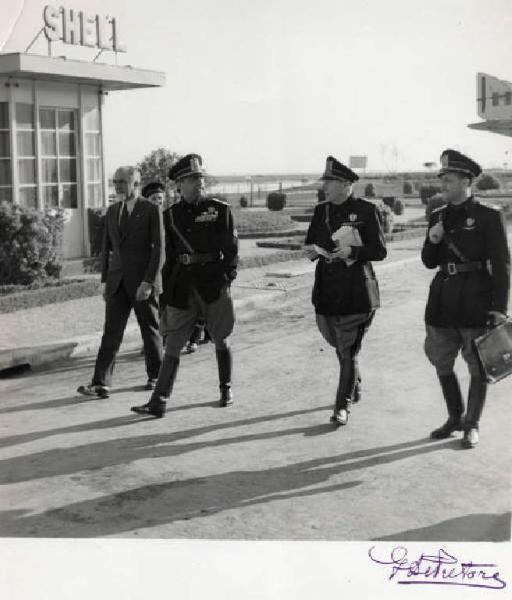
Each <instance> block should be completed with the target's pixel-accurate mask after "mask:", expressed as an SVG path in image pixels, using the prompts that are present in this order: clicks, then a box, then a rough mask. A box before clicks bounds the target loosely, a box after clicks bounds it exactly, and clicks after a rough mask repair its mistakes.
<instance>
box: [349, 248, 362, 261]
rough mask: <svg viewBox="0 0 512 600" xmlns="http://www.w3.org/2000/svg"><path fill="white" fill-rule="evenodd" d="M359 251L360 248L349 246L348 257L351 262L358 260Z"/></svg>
mask: <svg viewBox="0 0 512 600" xmlns="http://www.w3.org/2000/svg"><path fill="white" fill-rule="evenodd" d="M360 251H361V246H350V254H349V256H348V257H349V258H351V259H353V260H357V259H358V258H359V252H360Z"/></svg>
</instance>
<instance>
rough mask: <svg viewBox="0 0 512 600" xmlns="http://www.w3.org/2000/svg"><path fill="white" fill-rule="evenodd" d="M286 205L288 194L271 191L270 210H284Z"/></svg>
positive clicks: (269, 198)
mask: <svg viewBox="0 0 512 600" xmlns="http://www.w3.org/2000/svg"><path fill="white" fill-rule="evenodd" d="M285 206H286V194H285V193H283V192H270V194H268V195H267V208H268V209H269V210H283V208H284V207H285Z"/></svg>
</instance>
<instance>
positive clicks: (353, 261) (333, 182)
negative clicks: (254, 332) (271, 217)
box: [306, 156, 386, 425]
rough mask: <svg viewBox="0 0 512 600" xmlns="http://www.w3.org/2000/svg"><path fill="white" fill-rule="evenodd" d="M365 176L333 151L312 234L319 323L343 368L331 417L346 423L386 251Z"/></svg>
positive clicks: (309, 246) (308, 245) (308, 241)
mask: <svg viewBox="0 0 512 600" xmlns="http://www.w3.org/2000/svg"><path fill="white" fill-rule="evenodd" d="M358 179H359V177H358V176H357V174H356V173H354V171H352V170H351V169H349V168H348V167H346V166H345V165H343V164H342V163H340V162H339V161H338V160H336V159H335V158H333V157H332V156H329V157H328V158H327V161H326V167H325V172H324V174H323V176H322V180H323V187H322V189H323V191H324V193H325V200H324V201H323V202H319V203H318V204H317V205H316V206H315V212H314V214H313V218H312V220H311V224H310V226H309V229H308V232H307V235H306V250H307V252H308V255H309V257H310V258H311V260H316V259H318V263H317V266H316V271H315V284H314V287H313V296H312V301H313V305H314V307H315V312H316V321H317V325H318V328H319V330H320V332H321V334H322V335H323V337H324V338H325V340H326V341H327V342H328V343H329V344H330V345H331V346H333V347H334V348H335V349H336V354H337V356H338V361H339V366H340V371H339V382H338V389H337V392H336V402H335V405H334V412H333V415H332V417H331V421H332V422H334V423H336V424H337V425H346V424H347V421H348V414H349V411H350V405H351V403H352V401H353V400H354V396H356V398H358V396H359V391H357V392H356V385H357V382H358V378H359V373H358V368H357V354H358V353H359V350H360V348H361V342H362V339H363V336H364V334H365V332H366V331H367V330H368V327H369V326H370V323H371V320H372V318H373V315H374V313H375V310H376V309H377V308H378V306H379V290H378V284H377V279H376V277H375V274H374V272H373V268H372V265H371V263H370V261H372V260H383V259H384V258H385V257H386V246H385V241H384V235H383V232H382V228H381V226H380V221H379V217H378V214H377V208H376V206H375V205H374V204H372V203H371V202H367V201H365V200H361V199H359V198H354V196H353V195H352V185H353V183H354V182H355V181H357V180H358Z"/></svg>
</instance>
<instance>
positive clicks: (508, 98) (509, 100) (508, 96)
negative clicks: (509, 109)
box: [505, 92, 512, 105]
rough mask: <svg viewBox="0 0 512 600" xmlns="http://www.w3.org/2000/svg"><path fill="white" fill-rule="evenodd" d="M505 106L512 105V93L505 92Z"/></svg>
mask: <svg viewBox="0 0 512 600" xmlns="http://www.w3.org/2000/svg"><path fill="white" fill-rule="evenodd" d="M505 104H508V105H510V104H512V92H505Z"/></svg>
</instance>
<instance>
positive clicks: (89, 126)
mask: <svg viewBox="0 0 512 600" xmlns="http://www.w3.org/2000/svg"><path fill="white" fill-rule="evenodd" d="M84 121H85V167H86V178H87V179H86V181H87V198H88V205H89V206H90V207H95V208H98V207H101V206H103V162H102V157H101V131H100V112H99V110H98V108H97V107H95V108H91V109H89V110H88V111H87V112H86V114H85V119H84Z"/></svg>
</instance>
